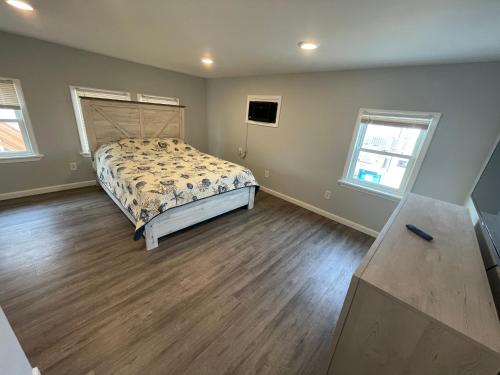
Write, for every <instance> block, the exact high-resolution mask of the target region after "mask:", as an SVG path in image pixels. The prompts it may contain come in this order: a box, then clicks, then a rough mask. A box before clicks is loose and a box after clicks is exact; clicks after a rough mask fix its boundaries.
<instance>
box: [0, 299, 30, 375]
mask: <svg viewBox="0 0 500 375" xmlns="http://www.w3.org/2000/svg"><path fill="white" fill-rule="evenodd" d="M0 374H9V375H31V374H32V369H31V365H30V363H29V362H28V358H27V357H26V354H24V351H23V349H22V348H21V345H20V344H19V341H18V340H17V337H16V335H15V334H14V331H13V330H12V328H11V326H10V324H9V321H8V320H7V317H6V316H5V314H4V312H3V310H2V308H1V307H0Z"/></svg>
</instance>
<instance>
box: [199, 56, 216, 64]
mask: <svg viewBox="0 0 500 375" xmlns="http://www.w3.org/2000/svg"><path fill="white" fill-rule="evenodd" d="M201 62H202V63H203V64H205V65H212V64H213V63H214V60H212V59H211V58H210V57H204V58H202V59H201Z"/></svg>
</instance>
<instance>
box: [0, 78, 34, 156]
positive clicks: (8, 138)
mask: <svg viewBox="0 0 500 375" xmlns="http://www.w3.org/2000/svg"><path fill="white" fill-rule="evenodd" d="M42 156H43V155H40V154H39V153H38V147H37V145H36V142H35V136H34V134H33V129H32V128H31V123H30V120H29V115H28V110H27V108H26V103H25V102H24V96H23V92H22V90H21V83H20V81H19V80H17V79H10V78H0V162H11V161H27V160H39V159H40V158H41V157H42Z"/></svg>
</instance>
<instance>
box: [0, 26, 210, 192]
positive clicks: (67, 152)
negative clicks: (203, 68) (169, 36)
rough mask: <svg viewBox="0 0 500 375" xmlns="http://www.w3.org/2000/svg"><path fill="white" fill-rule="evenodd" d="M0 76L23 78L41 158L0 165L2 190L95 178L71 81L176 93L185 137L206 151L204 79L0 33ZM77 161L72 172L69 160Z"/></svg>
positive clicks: (126, 88) (23, 86)
mask: <svg viewBox="0 0 500 375" xmlns="http://www.w3.org/2000/svg"><path fill="white" fill-rule="evenodd" d="M0 77H9V78H18V79H20V80H21V85H22V88H23V92H24V96H25V99H26V104H27V106H28V111H29V114H30V118H31V122H32V124H33V129H34V132H35V137H36V140H37V143H38V147H39V149H40V152H41V153H42V154H44V155H45V157H44V158H43V159H42V160H40V161H34V162H25V163H8V164H4V163H2V164H0V176H1V177H0V180H1V183H0V193H4V192H11V191H17V190H25V189H32V188H37V187H43V186H52V185H59V184H67V183H72V182H78V181H85V180H92V179H94V178H95V176H94V173H93V169H92V167H91V163H90V160H89V158H84V157H82V156H80V154H79V153H80V141H79V138H78V130H77V127H76V121H75V115H74V112H73V106H72V103H71V97H70V91H69V86H70V85H80V86H85V87H94V88H102V89H109V90H123V91H129V92H131V93H132V97H133V98H134V96H135V94H136V93H137V92H144V93H147V94H156V95H165V96H175V97H179V98H180V101H181V104H183V105H186V106H187V111H186V138H187V140H188V141H189V142H190V143H191V144H193V145H194V146H195V147H197V148H199V149H201V150H207V127H206V96H205V95H206V88H205V84H206V81H205V79H202V78H197V77H192V76H189V75H185V74H180V73H175V72H171V71H167V70H163V69H157V68H153V67H149V66H146V65H141V64H135V63H131V62H127V61H123V60H119V59H114V58H110V57H106V56H103V55H98V54H94V53H90V52H85V51H81V50H78V49H74V48H69V47H64V46H61V45H57V44H53V43H47V42H43V41H39V40H36V39H32V38H26V37H22V36H16V35H12V34H7V33H2V32H0ZM71 161H76V162H78V166H79V168H78V170H77V171H70V169H69V163H70V162H71Z"/></svg>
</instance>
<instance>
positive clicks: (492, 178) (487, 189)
mask: <svg viewBox="0 0 500 375" xmlns="http://www.w3.org/2000/svg"><path fill="white" fill-rule="evenodd" d="M472 201H473V202H474V205H475V206H476V210H477V213H478V216H479V220H480V221H481V223H482V225H483V227H485V228H486V231H487V232H488V233H487V235H488V236H489V237H490V239H491V242H492V243H493V246H494V248H495V249H494V251H495V252H496V255H497V257H498V258H500V142H498V143H497V145H496V147H495V149H494V150H493V153H492V154H491V157H490V160H489V161H488V163H487V164H486V166H485V168H484V170H483V173H482V174H481V176H480V177H479V180H478V181H477V184H476V186H475V188H474V190H473V191H472Z"/></svg>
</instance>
